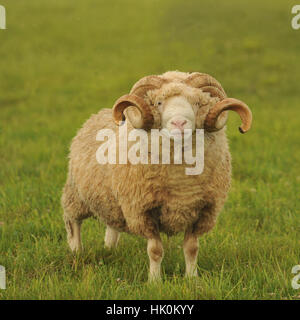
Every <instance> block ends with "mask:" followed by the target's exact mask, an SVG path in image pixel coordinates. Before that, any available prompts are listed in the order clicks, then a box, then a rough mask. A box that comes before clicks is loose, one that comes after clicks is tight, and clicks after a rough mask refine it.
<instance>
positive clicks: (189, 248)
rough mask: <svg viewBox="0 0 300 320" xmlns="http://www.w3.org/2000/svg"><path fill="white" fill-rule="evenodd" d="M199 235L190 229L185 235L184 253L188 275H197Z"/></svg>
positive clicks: (186, 273)
mask: <svg viewBox="0 0 300 320" xmlns="http://www.w3.org/2000/svg"><path fill="white" fill-rule="evenodd" d="M198 248H199V247H198V237H197V236H196V235H195V234H193V232H192V230H191V229H188V230H187V231H186V232H185V235H184V241H183V253H184V258H185V264H186V272H185V275H186V277H197V275H198V273H197V257H198Z"/></svg>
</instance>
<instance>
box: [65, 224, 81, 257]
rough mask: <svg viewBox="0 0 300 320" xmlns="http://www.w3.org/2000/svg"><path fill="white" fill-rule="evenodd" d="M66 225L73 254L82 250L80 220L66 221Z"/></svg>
mask: <svg viewBox="0 0 300 320" xmlns="http://www.w3.org/2000/svg"><path fill="white" fill-rule="evenodd" d="M65 225H66V230H67V239H68V244H69V246H70V248H71V250H72V251H73V252H76V251H79V250H81V249H82V246H81V237H80V227H81V221H80V220H68V219H65Z"/></svg>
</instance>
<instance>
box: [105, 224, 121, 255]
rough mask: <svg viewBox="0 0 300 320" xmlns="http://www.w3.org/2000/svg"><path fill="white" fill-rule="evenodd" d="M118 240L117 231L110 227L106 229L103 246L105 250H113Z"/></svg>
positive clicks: (118, 234)
mask: <svg viewBox="0 0 300 320" xmlns="http://www.w3.org/2000/svg"><path fill="white" fill-rule="evenodd" d="M119 238H120V233H119V232H118V231H117V230H115V229H113V228H112V227H110V226H107V227H106V231H105V238H104V246H105V247H106V248H107V249H112V248H115V247H116V246H117V245H118V241H119Z"/></svg>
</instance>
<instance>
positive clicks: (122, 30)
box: [0, 0, 300, 299]
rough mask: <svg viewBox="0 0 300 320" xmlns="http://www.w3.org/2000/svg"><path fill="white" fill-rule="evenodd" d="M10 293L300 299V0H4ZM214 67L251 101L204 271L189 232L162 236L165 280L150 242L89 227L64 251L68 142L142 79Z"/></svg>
mask: <svg viewBox="0 0 300 320" xmlns="http://www.w3.org/2000/svg"><path fill="white" fill-rule="evenodd" d="M0 2H1V3H0V4H1V5H4V6H5V7H6V11H7V30H0V222H2V224H1V225H0V265H3V266H5V267H6V271H7V289H6V290H0V299H297V298H300V291H299V290H294V289H293V288H292V287H291V280H292V278H293V275H292V274H291V269H292V267H293V266H294V265H296V264H300V260H299V259H300V246H299V244H300V243H299V234H300V217H299V183H300V170H299V169H300V168H299V162H300V151H299V140H300V131H299V125H300V121H299V104H300V92H299V89H300V88H299V84H300V63H299V55H300V30H299V31H295V30H293V29H292V28H291V19H292V15H291V8H292V6H293V5H295V4H297V2H296V1H282V0H273V1H268V0H263V1H262V0H260V1H258V0H253V1H251V2H247V3H246V2H245V1H243V2H242V1H238V0H227V1H226V2H225V1H221V0H214V1H198V0H190V1H182V0H173V1H171V0H165V1H158V0H151V1H141V0H140V1H138V0H115V1H113V2H108V1H103V0H101V1H99V0H85V1H79V0H48V1H40V0H28V1H18V0H9V1H8V0H1V1H0ZM167 70H181V71H200V72H206V73H210V74H212V75H213V76H215V77H216V78H217V79H218V80H219V81H220V82H221V83H222V85H223V86H224V88H225V90H226V91H227V93H228V95H229V96H232V97H236V98H239V99H241V100H244V101H245V102H247V103H248V105H249V106H250V107H251V109H252V111H253V116H254V123H253V128H252V130H251V131H250V132H249V133H247V134H246V135H245V136H241V135H240V134H239V133H238V130H237V126H238V124H239V119H238V117H237V116H236V115H234V114H231V116H230V120H229V123H228V137H229V140H230V146H231V152H232V156H233V185H232V189H231V192H230V195H229V199H228V202H227V203H226V206H225V208H224V210H223V212H222V214H221V216H220V218H219V221H218V224H217V226H216V228H215V229H214V230H213V231H212V232H211V233H209V234H208V235H205V236H204V237H202V238H201V239H200V250H199V258H198V264H199V271H200V277H199V279H197V280H194V281H187V280H185V279H184V277H183V273H184V259H183V254H182V249H181V242H182V235H178V236H176V237H173V238H171V239H167V238H166V237H164V245H165V253H166V255H165V259H164V261H163V273H164V275H163V281H162V283H160V284H156V285H154V284H151V285H150V284H148V283H147V282H146V279H147V270H148V258H147V254H146V242H145V240H143V239H141V238H138V237H134V236H129V235H122V238H121V240H120V245H119V248H118V249H117V250H116V251H114V252H109V251H107V250H104V249H103V237H104V227H103V226H99V225H98V223H97V222H96V221H94V220H89V221H86V222H85V223H84V225H83V244H84V247H85V252H84V253H83V254H82V255H78V256H73V255H72V254H71V253H70V252H69V250H68V247H67V243H66V239H65V238H66V234H65V230H64V225H63V221H62V209H61V207H60V197H61V189H62V187H63V184H64V182H65V178H66V170H67V153H68V147H69V144H70V141H71V138H72V137H73V136H74V135H75V134H76V131H77V130H78V128H79V127H80V126H81V125H82V123H83V122H84V121H85V120H86V119H87V118H89V116H90V115H91V113H96V112H98V110H99V109H100V108H102V107H111V106H112V105H113V103H114V101H115V100H116V99H117V98H118V97H119V96H121V95H123V94H125V93H127V92H128V90H129V88H130V87H131V86H132V84H133V83H135V81H136V80H137V79H139V78H141V77H142V76H145V75H148V74H159V73H162V72H164V71H167Z"/></svg>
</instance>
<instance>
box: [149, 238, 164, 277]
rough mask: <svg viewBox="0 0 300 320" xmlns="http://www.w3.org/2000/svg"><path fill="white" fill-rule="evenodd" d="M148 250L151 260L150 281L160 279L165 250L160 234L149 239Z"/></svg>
mask: <svg viewBox="0 0 300 320" xmlns="http://www.w3.org/2000/svg"><path fill="white" fill-rule="evenodd" d="M147 252H148V256H149V260H150V272H149V281H154V280H160V265H161V261H162V259H163V255H164V250H163V246H162V241H161V239H160V237H159V236H158V237H156V238H152V239H148V244H147Z"/></svg>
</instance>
